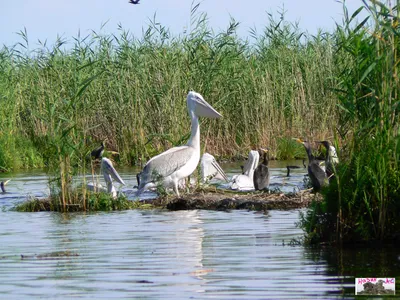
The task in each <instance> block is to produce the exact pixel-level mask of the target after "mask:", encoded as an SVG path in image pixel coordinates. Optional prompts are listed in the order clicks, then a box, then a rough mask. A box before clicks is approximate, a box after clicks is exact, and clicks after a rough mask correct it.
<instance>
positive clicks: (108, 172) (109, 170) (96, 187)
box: [86, 157, 125, 199]
mask: <svg viewBox="0 0 400 300" xmlns="http://www.w3.org/2000/svg"><path fill="white" fill-rule="evenodd" d="M101 172H102V173H103V176H104V180H105V182H106V184H107V188H105V187H103V186H102V185H101V184H97V183H89V184H87V186H86V187H87V189H89V190H91V191H95V192H103V193H106V192H107V193H110V194H111V195H112V197H113V198H114V199H115V198H117V190H116V189H115V186H114V184H113V179H114V180H115V181H117V182H119V183H120V184H123V185H125V182H124V181H123V180H122V178H121V177H120V176H119V174H118V172H117V170H115V168H114V167H113V164H112V162H111V160H109V159H108V158H106V157H103V158H102V159H101Z"/></svg>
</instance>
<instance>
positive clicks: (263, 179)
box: [253, 148, 270, 191]
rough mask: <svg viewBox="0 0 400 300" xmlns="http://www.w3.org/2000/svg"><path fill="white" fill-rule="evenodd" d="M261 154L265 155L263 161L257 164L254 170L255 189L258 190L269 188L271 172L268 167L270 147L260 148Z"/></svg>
mask: <svg viewBox="0 0 400 300" xmlns="http://www.w3.org/2000/svg"><path fill="white" fill-rule="evenodd" d="M259 153H260V155H261V154H262V155H263V161H262V162H261V163H260V164H259V165H258V166H257V168H256V169H255V171H254V177H253V182H254V189H255V190H256V191H260V190H264V189H268V187H269V178H270V173H269V169H268V149H263V148H260V149H259Z"/></svg>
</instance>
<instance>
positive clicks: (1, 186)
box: [0, 179, 11, 193]
mask: <svg viewBox="0 0 400 300" xmlns="http://www.w3.org/2000/svg"><path fill="white" fill-rule="evenodd" d="M10 180H11V179H8V180H6V181H2V182H1V183H0V188H1V191H2V192H3V193H5V192H6V188H5V186H6V185H7V183H9V182H10Z"/></svg>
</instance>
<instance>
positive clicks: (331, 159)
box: [320, 141, 339, 178]
mask: <svg viewBox="0 0 400 300" xmlns="http://www.w3.org/2000/svg"><path fill="white" fill-rule="evenodd" d="M320 143H321V144H322V145H324V147H325V149H326V158H325V172H326V176H328V178H330V177H332V175H333V173H334V170H335V165H337V164H338V163H339V158H338V155H337V153H336V148H335V147H334V146H333V145H331V144H330V143H329V142H328V141H322V142H320Z"/></svg>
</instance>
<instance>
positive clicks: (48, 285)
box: [0, 165, 400, 299]
mask: <svg viewBox="0 0 400 300" xmlns="http://www.w3.org/2000/svg"><path fill="white" fill-rule="evenodd" d="M236 167H237V166H234V167H233V168H229V167H228V166H225V167H224V168H225V169H228V170H229V172H228V174H229V175H232V174H233V173H235V172H236V170H237V172H238V171H239V170H240V168H237V169H236ZM272 167H273V171H274V172H273V177H272V178H271V181H272V179H274V178H275V179H274V180H276V182H277V184H279V180H283V178H281V177H279V175H280V174H281V173H284V174H286V168H285V166H283V167H280V166H279V165H277V166H276V167H274V166H273V165H272ZM292 171H293V174H295V172H296V171H297V172H298V173H297V174H298V175H296V176H298V178H297V179H299V178H302V176H303V174H304V172H305V171H304V169H296V170H292ZM302 172H303V173H302ZM120 173H121V176H122V177H123V178H124V180H125V179H126V178H128V179H127V180H126V181H127V183H128V184H127V185H130V186H133V185H134V184H135V176H131V177H129V176H128V173H130V174H132V170H130V172H129V170H128V169H126V170H125V169H123V170H121V172H120ZM274 176H276V177H274ZM296 176H293V177H294V179H295V180H297V179H296ZM290 180H292V177H291V178H290ZM281 182H282V181H281ZM46 184H47V183H46V180H45V177H43V174H41V173H37V172H36V173H35V172H30V173H16V174H14V175H13V179H12V181H11V182H10V184H9V187H8V190H9V192H8V193H7V194H0V204H1V205H2V206H3V207H5V208H8V207H10V206H11V204H10V203H12V202H13V201H21V200H20V199H21V198H22V196H23V194H24V193H26V188H27V187H29V189H30V191H29V193H31V195H38V194H41V193H42V194H43V195H45V194H46ZM291 184H294V185H295V183H293V182H291ZM131 189H132V188H131ZM298 220H299V210H290V211H278V210H274V211H269V212H267V213H260V212H247V211H231V212H219V211H205V210H193V211H175V212H170V211H162V210H151V211H148V210H144V211H141V210H133V211H122V212H110V213H86V214H85V213H70V214H61V213H54V212H40V213H19V212H13V211H9V210H7V209H4V210H3V211H0V278H1V280H0V298H1V299H70V298H78V299H111V298H118V299H121V298H129V299H312V298H313V299H334V298H340V299H342V298H348V299H353V298H354V278H355V277H396V276H398V275H399V270H400V251H399V250H398V249H394V248H385V249H381V248H377V249H370V248H369V249H363V248H354V249H346V250H343V251H336V250H335V249H320V250H315V249H310V248H307V247H303V246H301V245H298V244H297V243H295V242H294V241H295V240H296V239H299V238H301V236H302V231H301V230H300V229H299V228H297V227H296V226H295V222H297V221H298ZM398 281H400V279H398Z"/></svg>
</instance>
